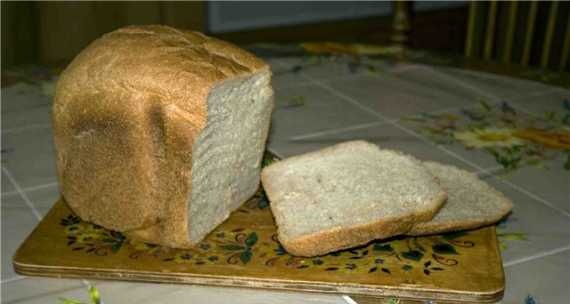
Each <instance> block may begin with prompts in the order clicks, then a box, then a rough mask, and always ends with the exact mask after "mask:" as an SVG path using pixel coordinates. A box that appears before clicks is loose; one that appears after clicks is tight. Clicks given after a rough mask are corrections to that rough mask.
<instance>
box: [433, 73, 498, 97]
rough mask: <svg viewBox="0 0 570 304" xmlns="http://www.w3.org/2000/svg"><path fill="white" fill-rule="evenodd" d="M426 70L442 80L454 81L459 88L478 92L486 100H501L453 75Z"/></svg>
mask: <svg viewBox="0 0 570 304" xmlns="http://www.w3.org/2000/svg"><path fill="white" fill-rule="evenodd" d="M426 68H427V69H429V70H430V71H432V72H434V74H437V75H439V77H440V78H444V79H447V80H448V81H452V82H454V83H455V84H457V85H459V86H462V87H464V88H467V89H469V90H472V91H474V92H477V93H479V94H481V95H483V96H485V97H486V98H489V99H492V100H493V101H494V100H496V99H499V98H498V96H496V95H495V94H491V93H488V92H486V91H485V90H482V89H481V88H479V87H476V86H473V85H471V84H468V83H465V82H463V81H460V80H457V79H456V78H455V77H452V76H451V75H447V74H446V73H443V72H440V71H438V70H436V69H434V68H431V67H426Z"/></svg>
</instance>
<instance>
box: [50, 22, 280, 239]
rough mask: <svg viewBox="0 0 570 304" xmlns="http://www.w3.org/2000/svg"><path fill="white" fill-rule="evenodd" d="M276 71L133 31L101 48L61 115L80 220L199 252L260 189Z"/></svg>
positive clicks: (68, 79)
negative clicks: (272, 73) (203, 242)
mask: <svg viewBox="0 0 570 304" xmlns="http://www.w3.org/2000/svg"><path fill="white" fill-rule="evenodd" d="M272 109H273V90H272V88H271V84H270V70H269V68H268V66H267V65H266V64H265V63H264V62H263V61H262V60H260V59H258V58H256V57H255V56H253V55H252V54H250V53H248V52H246V51H244V50H242V49H240V48H238V47H236V46H234V45H232V44H229V43H226V42H223V41H220V40H217V39H214V38H210V37H207V36H205V35H203V34H200V33H197V32H190V31H181V30H177V29H174V28H170V27H166V26H130V27H125V28H121V29H118V30H116V31H114V32H111V33H108V34H106V35H104V36H103V37H101V38H99V39H98V40H96V41H94V42H93V43H91V44H90V45H89V46H88V47H87V48H86V49H85V50H83V51H82V52H81V53H80V54H79V55H78V56H77V57H76V58H75V59H74V60H73V62H72V63H71V64H70V65H69V66H68V67H67V69H66V70H65V71H64V72H63V74H62V75H61V78H60V80H59V82H58V84H57V88H56V93H55V102H54V106H53V126H54V140H55V147H56V151H57V169H58V176H59V182H60V187H61V192H62V195H63V197H64V199H65V201H66V202H67V203H68V205H69V206H70V207H71V209H72V210H73V211H74V212H76V213H77V214H78V215H79V216H80V217H81V218H82V219H84V220H86V221H89V222H93V223H96V224H99V225H101V226H103V227H105V228H108V229H112V230H117V231H123V232H125V233H127V234H129V235H132V236H134V237H137V238H139V239H142V240H144V241H146V242H150V243H155V244H161V245H166V246H170V247H181V248H185V247H190V246H192V245H194V244H196V243H198V242H199V241H200V240H202V239H203V238H204V236H205V235H206V234H208V233H209V232H210V231H211V230H212V229H214V228H215V227H216V226H217V225H218V224H220V223H221V222H222V221H224V220H225V219H226V218H227V217H228V215H229V214H230V212H232V211H233V210H234V209H236V208H237V207H238V206H239V205H240V204H241V203H242V202H244V201H246V200H247V199H248V198H249V197H250V196H252V195H253V194H254V192H255V191H256V189H257V188H258V186H259V173H260V164H261V159H262V155H263V151H264V146H265V140H266V137H267V133H268V128H269V122H270V115H271V111H272Z"/></svg>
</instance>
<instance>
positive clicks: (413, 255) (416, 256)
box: [402, 250, 424, 261]
mask: <svg viewBox="0 0 570 304" xmlns="http://www.w3.org/2000/svg"><path fill="white" fill-rule="evenodd" d="M402 257H404V258H405V259H408V260H413V261H419V260H421V259H422V258H423V257H424V254H423V253H422V252H421V251H418V250H410V251H406V252H402Z"/></svg>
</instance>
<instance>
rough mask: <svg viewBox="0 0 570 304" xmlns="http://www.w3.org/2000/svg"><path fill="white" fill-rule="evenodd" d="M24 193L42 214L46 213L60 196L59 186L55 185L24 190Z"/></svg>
mask: <svg viewBox="0 0 570 304" xmlns="http://www.w3.org/2000/svg"><path fill="white" fill-rule="evenodd" d="M26 195H27V196H28V198H29V199H30V200H31V201H32V203H33V204H34V207H35V208H36V210H38V212H39V213H40V214H41V215H42V216H44V215H46V214H47V213H48V211H49V210H50V209H51V207H53V205H54V204H55V203H56V202H57V201H58V200H59V198H60V193H59V187H58V186H57V185H53V186H49V187H45V188H40V189H37V190H32V191H26Z"/></svg>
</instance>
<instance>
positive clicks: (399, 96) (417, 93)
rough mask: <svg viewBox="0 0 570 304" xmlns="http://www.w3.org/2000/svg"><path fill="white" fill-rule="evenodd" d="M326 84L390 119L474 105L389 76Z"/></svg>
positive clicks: (450, 94) (450, 95) (367, 77)
mask: <svg viewBox="0 0 570 304" xmlns="http://www.w3.org/2000/svg"><path fill="white" fill-rule="evenodd" d="M325 85H327V86H329V87H330V88H333V89H334V90H336V91H338V92H340V93H341V94H344V95H346V96H349V97H350V98H352V99H353V100H355V101H357V102H359V103H360V104H362V105H364V106H366V107H367V108H369V109H372V110H374V111H375V112H376V113H378V114H380V115H382V116H383V117H387V118H391V119H398V118H401V117H403V116H408V115H413V114H416V113H419V112H431V111H436V110H441V109H446V108H453V107H460V106H462V105H470V104H471V103H472V101H471V100H467V99H465V98H463V97H461V96H455V95H454V94H453V92H452V91H443V90H438V89H437V88H433V87H428V86H423V85H422V84H420V83H414V82H410V81H407V80H405V79H402V78H400V77H399V76H397V75H390V74H380V75H378V76H368V75H367V76H359V77H355V78H351V79H350V80H345V79H342V80H333V81H330V82H326V83H325Z"/></svg>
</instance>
